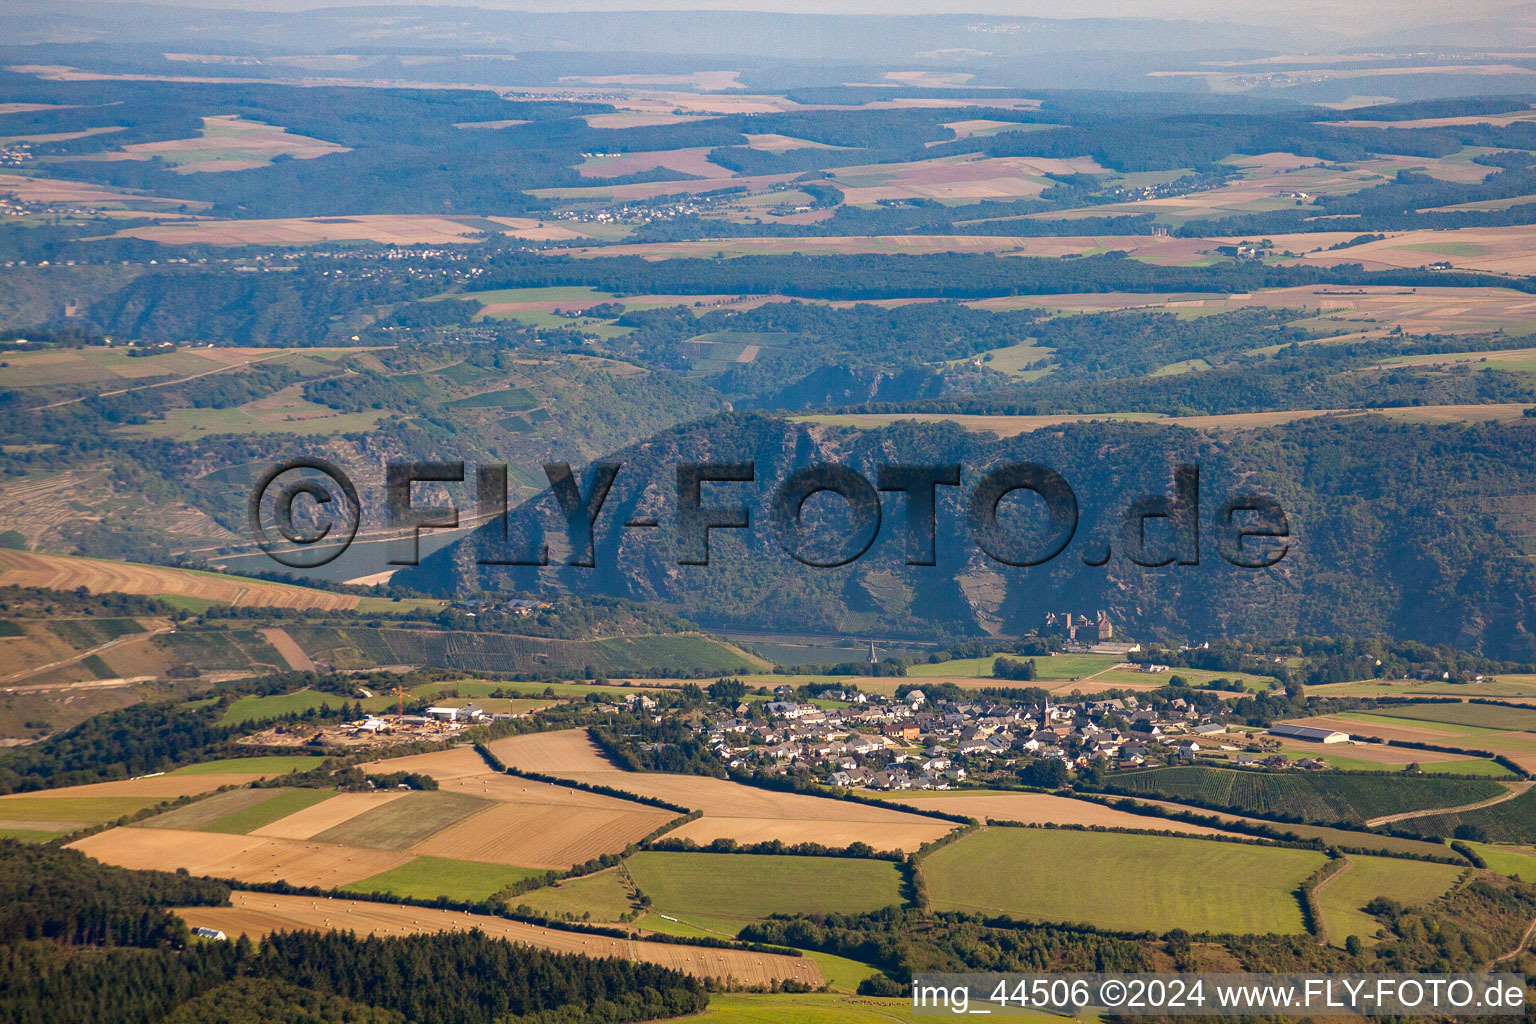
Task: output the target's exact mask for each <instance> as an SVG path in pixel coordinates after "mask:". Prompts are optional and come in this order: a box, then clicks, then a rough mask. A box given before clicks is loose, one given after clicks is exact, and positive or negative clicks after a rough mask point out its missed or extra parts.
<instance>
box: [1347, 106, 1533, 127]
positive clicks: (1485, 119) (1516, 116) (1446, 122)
mask: <svg viewBox="0 0 1536 1024" xmlns="http://www.w3.org/2000/svg"><path fill="white" fill-rule="evenodd" d="M1518 121H1536V110H1516V111H1513V112H1511V113H1508V114H1466V115H1463V116H1461V117H1417V118H1414V119H1412V120H1409V121H1360V120H1357V121H1329V122H1328V124H1330V125H1333V126H1334V127H1338V128H1393V129H1414V128H1447V127H1450V126H1452V125H1460V124H1491V125H1498V126H1503V125H1509V124H1514V123H1516V122H1518Z"/></svg>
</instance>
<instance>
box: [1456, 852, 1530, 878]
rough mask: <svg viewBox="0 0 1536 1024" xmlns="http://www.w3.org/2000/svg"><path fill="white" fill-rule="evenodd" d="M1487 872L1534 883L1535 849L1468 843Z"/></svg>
mask: <svg viewBox="0 0 1536 1024" xmlns="http://www.w3.org/2000/svg"><path fill="white" fill-rule="evenodd" d="M1468 845H1470V846H1471V847H1472V848H1473V849H1474V850H1476V851H1477V855H1478V856H1479V857H1481V858H1483V863H1485V864H1487V865H1488V868H1489V870H1491V871H1497V872H1498V873H1499V874H1501V875H1509V876H1510V877H1511V878H1518V879H1520V880H1521V881H1522V882H1532V883H1536V849H1533V848H1532V847H1529V846H1493V845H1490V844H1488V843H1470V844H1468Z"/></svg>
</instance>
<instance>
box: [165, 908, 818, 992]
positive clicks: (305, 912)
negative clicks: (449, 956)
mask: <svg viewBox="0 0 1536 1024" xmlns="http://www.w3.org/2000/svg"><path fill="white" fill-rule="evenodd" d="M230 902H231V903H232V904H233V906H230V907H186V908H184V909H181V910H178V911H177V913H178V914H180V915H181V916H182V917H183V918H184V919H185V920H186V921H187V923H188V924H189V925H192V926H194V927H197V926H204V927H209V928H217V929H219V930H220V931H222V932H224V933H226V934H227V935H231V936H235V935H249V936H251V937H252V938H258V937H260V936H264V935H266V934H268V933H269V932H274V931H282V930H289V931H293V930H298V929H306V928H320V929H324V928H327V927H329V928H335V929H343V928H345V929H347V930H349V931H354V932H356V933H357V934H359V935H420V934H430V933H433V932H443V931H470V930H472V929H479V930H480V931H482V932H484V933H485V934H487V935H489V936H491V937H492V938H498V939H507V940H509V941H512V942H520V943H523V944H524V945H528V946H534V947H536V948H539V949H549V950H554V951H555V952H560V953H580V954H582V955H585V956H596V957H607V956H611V957H619V958H621V959H626V960H627V959H634V960H640V961H644V962H647V963H655V964H660V965H662V966H663V967H670V968H672V969H673V970H677V971H682V972H684V973H686V974H691V975H693V976H695V977H700V978H734V979H736V980H737V981H738V982H741V983H742V984H746V985H768V984H771V983H772V982H774V981H780V980H784V979H790V978H793V979H795V980H798V981H803V982H805V983H806V984H808V985H810V986H812V987H813V988H814V987H818V986H820V984H821V982H822V974H821V969H820V968H819V967H817V966H816V963H815V961H813V960H811V959H810V958H808V957H789V956H777V955H773V954H769V953H745V952H740V951H738V950H730V949H704V948H701V947H698V946H683V945H670V944H665V943H658V942H644V941H635V942H631V941H628V940H625V939H613V938H608V937H606V936H602V935H583V934H581V933H579V932H567V931H557V930H555V929H551V928H540V927H537V926H536V925H530V924H524V923H522V922H520V921H508V920H506V919H504V918H498V917H486V916H482V915H478V914H464V913H459V912H458V911H452V910H428V909H426V908H423V907H401V906H391V905H389V904H384V903H365V902H362V901H357V900H336V899H315V898H312V897H306V896H276V895H268V894H266V893H251V892H235V893H233V894H231V896H230Z"/></svg>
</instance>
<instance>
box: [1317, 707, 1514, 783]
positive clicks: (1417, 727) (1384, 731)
mask: <svg viewBox="0 0 1536 1024" xmlns="http://www.w3.org/2000/svg"><path fill="white" fill-rule="evenodd" d="M1453 707H1454V705H1433V706H1432V708H1430V706H1421V710H1420V711H1419V712H1417V713H1419V714H1426V715H1436V716H1439V717H1444V716H1446V715H1459V716H1469V717H1476V718H1477V719H1478V720H1481V721H1493V722H1503V721H1506V720H1512V721H1515V722H1522V721H1525V720H1526V719H1527V717H1528V714H1527V713H1526V712H1522V711H1521V710H1518V709H1510V710H1508V711H1505V710H1503V709H1500V708H1491V706H1488V707H1490V708H1491V710H1486V711H1485V710H1481V709H1482V708H1484V707H1485V705H1466V707H1469V708H1476V709H1479V710H1473V711H1455V710H1449V711H1447V710H1443V709H1446V708H1453ZM1400 710H1402V709H1399V708H1396V707H1393V708H1387V709H1383V710H1382V711H1380V712H1363V711H1349V712H1345V713H1343V714H1338V715H1323V716H1318V717H1313V718H1304V719H1297V720H1296V723H1297V724H1301V725H1318V726H1321V727H1323V728H1327V729H1338V730H1341V731H1343V732H1347V733H1350V734H1351V735H1355V736H1368V737H1371V738H1373V739H1379V740H1384V741H1387V742H1394V741H1397V742H1408V743H1428V744H1432V745H1434V746H1437V747H1450V748H1452V749H1457V750H1467V751H1471V752H1481V751H1486V752H1488V753H1490V754H1502V755H1504V756H1505V757H1507V758H1509V759H1510V760H1511V761H1513V762H1514V763H1515V764H1517V765H1520V766H1521V767H1522V768H1524V769H1525V770H1526V771H1532V770H1536V732H1523V731H1520V730H1518V729H1511V728H1508V727H1504V728H1499V727H1494V728H1489V727H1485V726H1477V725H1463V724H1457V723H1454V722H1448V721H1437V720H1435V719H1431V718H1409V717H1404V716H1401V715H1400V714H1399V711H1400Z"/></svg>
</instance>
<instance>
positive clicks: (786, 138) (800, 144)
mask: <svg viewBox="0 0 1536 1024" xmlns="http://www.w3.org/2000/svg"><path fill="white" fill-rule="evenodd" d="M587 120H588V122H589V123H590V122H591V120H592V119H591V118H588V119H587ZM745 134H746V138H747V147H748V148H749V149H760V150H762V151H763V152H765V153H785V152H788V151H789V150H791V149H846V148H847V147H846V146H831V145H828V144H827V143H825V142H812V141H811V140H810V139H799V138H796V137H795V136H793V135H779V134H777V133H773V132H767V133H763V134H753V133H751V132H747V133H745Z"/></svg>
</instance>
